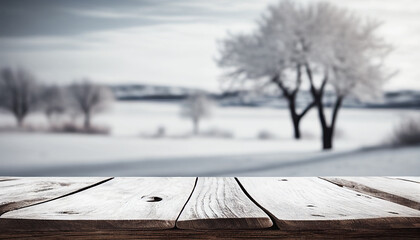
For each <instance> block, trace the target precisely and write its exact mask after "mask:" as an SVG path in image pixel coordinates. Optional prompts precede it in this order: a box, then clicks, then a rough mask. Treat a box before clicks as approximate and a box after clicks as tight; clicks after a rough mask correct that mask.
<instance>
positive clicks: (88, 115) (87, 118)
mask: <svg viewBox="0 0 420 240" xmlns="http://www.w3.org/2000/svg"><path fill="white" fill-rule="evenodd" d="M84 126H85V129H90V113H85V123H84Z"/></svg>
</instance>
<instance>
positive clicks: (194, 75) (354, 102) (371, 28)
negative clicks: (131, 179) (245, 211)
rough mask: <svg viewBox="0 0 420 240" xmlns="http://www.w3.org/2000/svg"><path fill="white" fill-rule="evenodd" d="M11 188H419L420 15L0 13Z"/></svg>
mask: <svg viewBox="0 0 420 240" xmlns="http://www.w3.org/2000/svg"><path fill="white" fill-rule="evenodd" d="M0 12H1V14H0V70H1V75H0V175H2V176H321V175H322V176H327V175H328V176H339V175H347V176H349V175H354V176H356V175H364V176H369V175H380V176H382V175H386V176H391V175H398V176H404V175H411V176H420V147H419V146H420V111H419V110H420V68H419V67H418V66H417V65H418V63H419V62H420V45H419V42H420V2H418V1H417V0H401V1H391V0H387V1H383V0H382V1H379V0H369V1H366V0H349V1H338V0H337V1H334V0H330V1H317V0H299V1H297V0H295V1H281V0H280V1H279V0H264V1H261V0H258V1H256V0H255V1H251V0H250V1H240V0H229V1H227V0H218V1H192V0H177V1H166V0H153V1H149V0H122V1H108V0H101V1H100V0H92V1H79V0H73V1H64V0H35V1H29V0H13V1H12V0H10V1H9V0H3V1H2V2H1V5H0Z"/></svg>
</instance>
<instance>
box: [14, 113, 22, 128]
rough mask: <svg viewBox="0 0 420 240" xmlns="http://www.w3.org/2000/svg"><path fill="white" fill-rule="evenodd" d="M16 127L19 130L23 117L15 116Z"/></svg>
mask: <svg viewBox="0 0 420 240" xmlns="http://www.w3.org/2000/svg"><path fill="white" fill-rule="evenodd" d="M16 121H17V125H18V127H19V128H21V127H22V126H23V117H22V116H16Z"/></svg>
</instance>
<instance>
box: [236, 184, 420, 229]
mask: <svg viewBox="0 0 420 240" xmlns="http://www.w3.org/2000/svg"><path fill="white" fill-rule="evenodd" d="M238 180H239V182H240V183H241V184H242V186H243V187H244V189H245V191H247V192H248V194H249V195H250V197H252V198H253V199H254V200H255V201H256V202H257V203H258V204H259V205H260V206H261V207H262V208H264V209H265V210H266V211H267V212H269V213H270V215H271V216H272V217H273V218H274V219H275V221H276V224H277V226H278V227H279V229H280V230H307V229H322V230H326V229H383V228H420V212H419V211H417V210H414V209H411V208H408V207H405V206H401V205H398V204H395V203H392V202H389V201H385V200H382V199H378V198H374V197H370V196H368V195H365V194H360V193H358V192H355V191H352V190H349V189H345V188H341V187H339V186H337V185H335V184H332V183H330V182H327V181H325V180H322V179H319V178H238Z"/></svg>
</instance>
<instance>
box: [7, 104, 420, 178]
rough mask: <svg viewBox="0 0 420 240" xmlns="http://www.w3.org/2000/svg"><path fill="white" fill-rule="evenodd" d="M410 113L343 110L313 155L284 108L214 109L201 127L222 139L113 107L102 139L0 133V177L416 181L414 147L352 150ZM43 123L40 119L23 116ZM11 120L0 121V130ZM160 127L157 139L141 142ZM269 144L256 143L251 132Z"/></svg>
mask: <svg viewBox="0 0 420 240" xmlns="http://www.w3.org/2000/svg"><path fill="white" fill-rule="evenodd" d="M412 115H417V116H420V112H419V111H416V110H372V109H343V111H342V112H340V115H339V120H338V136H337V141H336V144H335V145H336V146H335V150H334V151H332V152H322V151H320V150H319V149H320V142H319V134H320V132H319V130H318V128H319V127H318V120H317V118H316V114H315V111H312V112H311V113H310V114H309V115H308V116H307V117H306V118H305V119H304V120H303V122H302V132H303V135H304V136H305V138H304V139H303V140H301V141H299V142H296V141H294V140H292V139H291V138H290V136H291V126H290V121H289V116H288V112H287V111H286V110H283V109H270V108H216V107H215V108H214V109H213V116H212V118H210V119H208V120H205V121H204V122H203V124H202V129H203V130H204V131H206V130H210V129H219V130H222V131H228V132H231V133H232V134H233V135H234V138H232V139H220V138H190V137H181V136H185V135H186V134H187V133H188V132H189V131H190V129H191V124H190V122H189V121H188V120H186V119H182V118H180V117H179V106H178V105H176V104H172V103H145V102H122V103H121V102H119V103H116V104H115V105H114V107H113V108H112V110H110V111H109V112H107V113H105V114H102V115H100V116H98V117H97V118H95V119H94V121H95V123H98V124H101V125H106V126H109V127H110V128H111V131H112V132H111V136H91V135H75V134H49V133H12V132H3V133H0V158H1V160H0V175H24V176H35V175H40V176H41V175H43V176H51V175H54V176H93V175H98V176H99V175H102V176H105V175H106V176H220V175H228V176H239V175H246V176H279V175H281V176H314V175H417V176H418V175H420V148H399V149H382V150H370V151H366V150H360V148H363V147H365V146H371V145H376V144H380V143H382V142H384V141H386V139H387V138H388V137H389V135H390V134H391V132H392V129H393V127H394V126H395V125H396V124H397V123H398V122H399V121H400V120H401V119H402V118H404V117H407V116H412ZM28 122H29V123H31V124H32V125H40V126H42V125H45V124H46V121H45V119H44V117H43V116H41V115H33V116H31V117H30V118H29V119H28ZM11 124H13V119H12V118H11V117H10V116H8V115H5V114H1V115H0V125H2V126H4V125H11ZM159 127H163V128H164V129H165V132H166V134H167V137H165V138H158V139H151V138H144V137H143V138H142V137H140V135H151V134H153V133H154V132H156V131H157V129H158V128H159ZM263 130H264V131H269V132H270V133H271V134H273V135H275V136H276V138H275V139H270V140H260V139H258V138H257V135H258V133H259V132H260V131H263Z"/></svg>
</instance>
